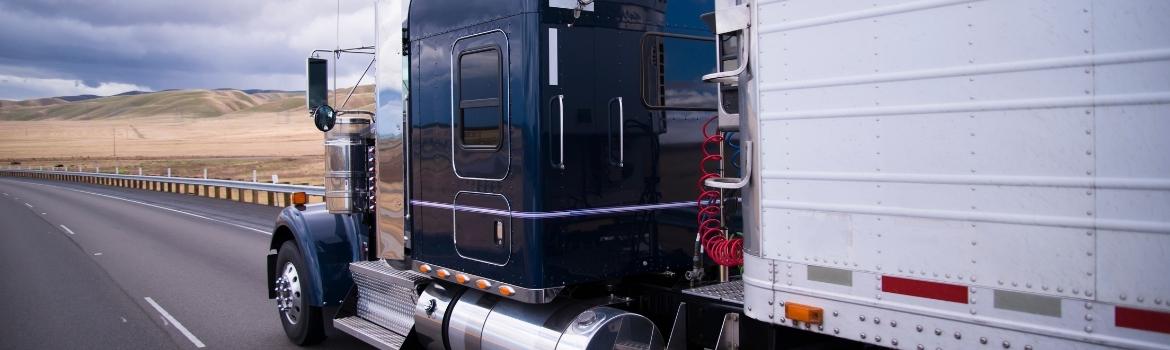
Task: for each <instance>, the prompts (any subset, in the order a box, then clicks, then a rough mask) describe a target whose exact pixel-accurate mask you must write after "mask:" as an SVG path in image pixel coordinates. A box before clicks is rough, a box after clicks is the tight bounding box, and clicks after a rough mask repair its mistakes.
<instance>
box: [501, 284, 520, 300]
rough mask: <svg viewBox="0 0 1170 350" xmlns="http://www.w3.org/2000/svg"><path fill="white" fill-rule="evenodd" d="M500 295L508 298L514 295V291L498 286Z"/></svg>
mask: <svg viewBox="0 0 1170 350" xmlns="http://www.w3.org/2000/svg"><path fill="white" fill-rule="evenodd" d="M500 295H503V296H506V297H510V296H513V295H516V290H515V289H512V287H508V286H500Z"/></svg>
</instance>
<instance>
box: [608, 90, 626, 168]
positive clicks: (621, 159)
mask: <svg viewBox="0 0 1170 350" xmlns="http://www.w3.org/2000/svg"><path fill="white" fill-rule="evenodd" d="M614 102H617V106H618V162H617V166H618V167H619V168H624V167H625V166H626V107H625V105H624V103H622V98H621V97H620V96H619V97H614V98H611V99H609V106H613V103H614ZM611 151H612V150H611ZM610 154H613V153H610ZM611 159H612V158H611Z"/></svg>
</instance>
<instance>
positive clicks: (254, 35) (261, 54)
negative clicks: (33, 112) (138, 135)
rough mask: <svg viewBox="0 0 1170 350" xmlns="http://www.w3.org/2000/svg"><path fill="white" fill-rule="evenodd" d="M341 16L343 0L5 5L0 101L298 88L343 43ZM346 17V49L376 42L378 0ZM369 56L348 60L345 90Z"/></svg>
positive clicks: (350, 2) (363, 0)
mask: <svg viewBox="0 0 1170 350" xmlns="http://www.w3.org/2000/svg"><path fill="white" fill-rule="evenodd" d="M337 18H338V4H337V2H336V0H334V1H328V0H324V1H322V0H200V1H189V0H188V1H179V0H3V1H2V2H0V99H6V100H23V99H29V98H38V97H49V96H64V95H80V94H95V95H112V94H118V93H121V92H126V91H131V90H144V91H158V90H165V89H190V88H239V89H281V90H301V89H303V86H304V80H305V77H304V71H305V68H304V64H305V57H307V56H308V54H309V52H310V51H311V50H313V49H317V48H333V47H334V46H335V45H337V33H338V31H337V30H336V28H337V23H338V21H337ZM340 18H341V24H340V26H341V30H340V45H341V47H356V46H363V45H373V44H374V31H373V28H374V8H373V0H341V3H340ZM369 58H370V56H364V55H352V56H343V57H342V59H341V63H342V64H341V65H339V74H338V75H339V80H338V83H339V84H341V85H345V84H352V83H353V80H356V79H357V76H358V75H360V74H361V71H362V70H363V69H364V68H365V67H366V64H368V63H369ZM366 79H371V77H367V78H366ZM365 81H366V82H371V81H372V80H365Z"/></svg>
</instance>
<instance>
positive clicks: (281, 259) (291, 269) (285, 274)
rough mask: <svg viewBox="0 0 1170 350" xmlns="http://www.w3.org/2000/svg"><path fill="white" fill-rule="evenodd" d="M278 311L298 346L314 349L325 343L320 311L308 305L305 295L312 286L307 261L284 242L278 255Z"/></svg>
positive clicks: (286, 330)
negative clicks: (309, 346) (315, 345)
mask: <svg viewBox="0 0 1170 350" xmlns="http://www.w3.org/2000/svg"><path fill="white" fill-rule="evenodd" d="M275 276H276V283H275V285H276V310H277V313H278V314H279V315H280V324H281V325H282V326H284V333H285V334H286V335H288V338H289V339H290V340H292V342H293V343H295V344H297V345H312V344H316V343H319V342H321V340H323V339H325V329H324V323H323V321H322V319H321V308H320V307H316V306H311V305H309V299H308V297H307V296H305V295H303V294H302V292H303V291H305V290H307V289H308V288H306V287H307V286H309V283H308V278H309V273H308V270H307V269H305V258H304V257H302V256H301V251H300V250H299V249H297V245H296V243H293V241H287V242H284V244H283V245H281V246H280V252H279V253H277V255H276V274H275Z"/></svg>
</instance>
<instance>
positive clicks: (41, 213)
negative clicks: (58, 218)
mask: <svg viewBox="0 0 1170 350" xmlns="http://www.w3.org/2000/svg"><path fill="white" fill-rule="evenodd" d="M41 215H49V213H41Z"/></svg>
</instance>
